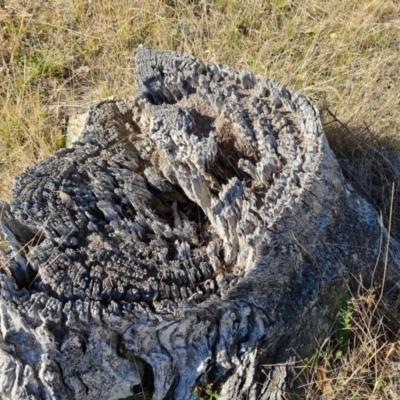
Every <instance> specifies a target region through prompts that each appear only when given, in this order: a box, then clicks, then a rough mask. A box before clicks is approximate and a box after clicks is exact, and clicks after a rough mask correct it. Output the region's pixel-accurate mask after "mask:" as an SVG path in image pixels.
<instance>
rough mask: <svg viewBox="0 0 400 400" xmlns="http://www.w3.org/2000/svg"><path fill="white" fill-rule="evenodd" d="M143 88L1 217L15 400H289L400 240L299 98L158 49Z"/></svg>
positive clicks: (28, 184)
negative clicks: (211, 391) (348, 296)
mask: <svg viewBox="0 0 400 400" xmlns="http://www.w3.org/2000/svg"><path fill="white" fill-rule="evenodd" d="M136 81H137V84H138V88H139V97H138V98H137V99H131V100H118V99H112V98H111V99H107V100H104V101H100V102H98V103H96V104H94V105H93V106H92V107H91V109H90V110H89V112H88V115H87V118H86V124H85V128H84V131H83V133H82V135H81V137H80V138H79V141H77V142H74V143H73V144H72V146H71V148H68V149H63V150H60V151H58V152H55V153H54V154H53V155H52V156H51V157H48V158H46V159H45V160H43V161H42V162H40V163H38V164H37V165H36V166H34V167H33V168H32V169H29V170H27V171H25V172H24V173H22V174H20V175H19V176H17V178H16V179H15V184H14V188H13V191H12V198H11V201H10V203H9V204H3V207H2V208H3V211H2V214H1V215H2V217H1V225H0V228H1V232H2V236H3V239H4V243H5V244H6V245H5V246H3V247H0V249H1V251H0V257H2V259H3V262H2V272H3V273H2V274H0V332H1V336H0V393H1V398H3V399H24V400H26V399H32V400H37V399H79V400H80V399H87V400H89V399H93V400H99V399H104V400H110V399H122V398H126V397H129V396H130V395H132V394H133V393H138V392H140V391H141V385H142V383H143V384H147V383H148V382H149V381H150V380H153V385H154V392H153V399H155V400H162V399H176V400H189V399H196V398H197V397H198V394H196V393H195V392H194V390H193V388H194V387H195V386H196V385H197V386H204V385H206V384H207V383H210V382H217V387H220V388H221V389H220V391H221V394H220V397H219V398H220V399H223V400H225V399H238V400H240V399H243V400H244V399H252V400H255V399H263V400H267V399H283V398H287V395H285V391H287V390H294V387H293V386H294V384H293V382H292V380H293V378H294V376H295V374H296V371H295V370H294V369H293V367H292V366H291V364H288V365H286V366H285V365H282V364H284V363H286V362H288V361H293V360H295V359H298V358H301V357H305V356H309V355H310V354H311V353H312V352H313V351H314V349H315V348H316V346H317V341H318V339H320V338H321V336H322V335H324V334H325V333H326V331H327V329H328V327H329V326H330V323H331V321H330V318H331V316H332V315H333V313H334V312H335V309H336V308H337V305H338V304H339V303H340V299H341V296H342V294H343V292H344V291H345V290H347V286H348V285H349V284H350V283H351V279H352V277H356V278H358V277H360V276H363V277H364V279H368V278H369V277H370V276H371V274H373V273H374V272H373V271H374V270H376V272H375V274H376V276H377V275H378V274H379V272H380V270H381V268H382V264H383V262H381V261H380V258H379V255H380V254H382V255H384V256H386V251H385V250H386V245H387V243H388V240H389V238H388V234H387V231H386V229H385V228H384V227H383V226H381V224H380V219H379V216H378V215H377V213H376V212H375V211H374V209H373V208H372V207H371V206H370V205H369V204H368V203H367V202H366V201H365V200H364V199H362V198H361V197H360V196H359V195H358V194H357V193H355V192H354V190H353V189H352V187H351V186H350V185H349V184H348V183H347V182H346V181H345V180H344V178H343V175H342V173H341V170H340V168H339V165H338V163H337V161H336V159H335V157H334V155H333V153H332V151H331V150H330V148H329V146H328V143H327V140H326V138H325V136H324V133H323V129H322V125H321V121H320V118H319V112H318V110H317V109H316V108H315V107H314V106H313V105H312V104H311V103H310V101H309V100H308V99H307V98H306V97H304V96H303V95H302V94H300V93H295V92H292V91H290V90H288V89H286V88H285V87H284V86H282V85H280V84H278V83H276V82H274V81H272V80H270V79H268V78H266V77H263V76H253V75H252V74H251V73H249V72H238V71H236V70H234V69H232V68H229V67H227V66H223V65H220V64H214V63H206V64H204V63H203V62H202V61H201V60H199V59H197V58H194V57H190V56H187V55H182V54H179V53H174V52H169V51H151V50H147V49H145V48H144V47H140V48H139V49H138V52H137V72H136ZM398 254H399V246H398V244H397V242H396V241H394V240H393V239H392V240H391V242H390V247H389V253H388V267H389V269H390V271H394V272H396V271H398V269H399V262H398ZM383 261H385V257H384V260H383ZM271 364H279V365H277V366H275V367H274V366H265V365H271ZM285 396H286V397H285Z"/></svg>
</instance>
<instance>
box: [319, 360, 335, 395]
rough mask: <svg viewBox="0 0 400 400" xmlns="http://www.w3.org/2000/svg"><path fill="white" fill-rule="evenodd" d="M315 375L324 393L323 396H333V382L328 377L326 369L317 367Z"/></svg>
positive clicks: (320, 366)
mask: <svg viewBox="0 0 400 400" xmlns="http://www.w3.org/2000/svg"><path fill="white" fill-rule="evenodd" d="M315 375H316V377H317V382H316V384H317V386H318V388H319V389H320V390H321V391H322V394H332V393H333V389H332V385H331V382H330V381H329V380H328V379H327V377H326V368H325V367H323V366H322V365H317V366H316V368H315Z"/></svg>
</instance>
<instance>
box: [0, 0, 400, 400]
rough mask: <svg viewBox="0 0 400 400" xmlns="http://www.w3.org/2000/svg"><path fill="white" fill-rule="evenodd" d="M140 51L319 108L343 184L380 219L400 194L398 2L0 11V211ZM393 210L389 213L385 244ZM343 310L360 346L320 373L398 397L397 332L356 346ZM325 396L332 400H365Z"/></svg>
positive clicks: (191, 3) (31, 6)
mask: <svg viewBox="0 0 400 400" xmlns="http://www.w3.org/2000/svg"><path fill="white" fill-rule="evenodd" d="M140 43H143V44H145V45H146V46H148V47H151V48H166V49H173V50H178V51H182V52H186V53H190V54H194V55H196V56H198V57H201V58H203V59H210V60H214V61H219V62H223V63H226V64H230V65H232V66H235V67H237V68H245V69H250V70H251V71H253V72H254V73H257V74H265V75H268V76H270V77H272V78H274V79H276V80H277V81H280V82H283V83H285V84H287V85H288V86H289V87H291V88H292V89H295V90H300V91H302V92H303V93H305V94H306V95H307V96H309V97H311V99H313V101H314V102H315V103H316V104H318V105H319V106H320V107H321V108H328V109H329V110H331V112H332V114H333V115H334V116H335V117H333V116H332V114H329V113H328V112H325V113H324V114H323V117H324V120H325V127H326V131H327V134H328V137H329V139H330V141H331V143H332V145H333V147H334V150H335V151H336V153H337V155H338V158H339V159H340V162H341V164H342V167H343V169H344V170H345V173H346V175H347V177H348V178H349V179H350V180H351V181H352V182H353V183H354V184H355V186H356V187H357V188H358V189H359V190H360V191H361V192H362V193H363V195H364V196H365V197H367V198H368V199H369V201H371V202H372V203H373V204H374V205H375V206H376V207H377V208H378V209H381V210H382V214H383V218H384V219H385V221H388V216H389V209H390V191H391V188H392V182H396V186H395V190H396V196H395V199H396V198H398V197H399V196H397V194H398V189H397V188H400V182H399V176H400V174H399V171H400V157H399V154H400V153H399V146H400V144H399V136H398V134H397V132H398V131H399V127H400V79H399V75H400V3H399V2H398V0H392V1H389V0H360V1H356V2H354V1H351V0H297V1H292V0H269V1H261V0H258V1H256V0H248V1H245V0H215V1H212V0H152V1H150V0H113V1H111V0H108V1H107V0H74V1H72V2H65V1H61V0H51V1H39V0H29V1H28V0H8V1H7V0H3V1H1V0H0V73H1V78H2V80H1V85H0V105H1V106H0V174H1V175H0V176H1V185H0V199H7V198H8V197H9V194H10V188H11V185H12V178H13V176H14V175H15V174H17V173H18V172H19V171H21V170H24V169H26V168H27V167H29V166H31V165H33V164H34V163H35V162H37V161H38V160H40V159H42V158H43V157H45V156H46V155H48V154H49V153H50V152H51V151H53V150H54V149H57V148H59V147H62V146H63V145H64V141H65V131H66V124H67V121H68V117H69V116H70V115H72V114H74V113H76V112H78V111H82V110H85V109H87V107H88V106H89V104H90V103H91V102H92V101H93V100H94V99H97V98H103V97H106V96H109V95H115V96H125V95H128V94H132V93H133V92H134V90H135V88H134V85H133V81H132V74H133V71H134V69H135V65H134V50H135V48H136V47H137V45H138V44H140ZM337 119H339V120H340V121H343V123H344V124H340V123H339V122H338V121H337ZM399 209H400V204H397V202H396V201H395V204H394V205H393V211H394V213H393V233H394V234H395V235H397V236H399V233H400V213H399V212H397V211H398V210H399ZM351 307H352V310H353V311H352V318H353V319H354V326H353V325H352V335H353V337H354V338H356V339H357V337H358V339H357V340H355V341H354V343H357V346H359V347H355V350H352V351H349V352H348V353H346V355H343V356H342V357H341V360H342V361H341V364H340V363H339V365H340V367H336V361H334V362H332V360H331V361H330V365H331V367H330V368H332V371H331V372H329V373H334V372H333V371H335V368H339V369H340V368H342V366H345V365H349V369H348V370H347V372H346V374H347V375H346V376H345V377H344V378H343V382H348V381H349V377H350V376H351V377H352V379H353V378H354V379H356V378H357V379H358V377H360V376H363V374H364V372H365V371H364V370H365V368H367V369H368V371H369V372H368V374H369V376H370V377H371V379H372V381H373V382H374V383H373V386H374V388H375V389H374V390H372V389H371V384H370V385H369V388H370V389H369V390H370V392H369V393H373V394H374V395H375V394H376V395H377V396H378V397H377V398H390V397H384V396H389V395H388V394H387V393H389V392H387V393H386V392H384V391H382V390H383V389H382V390H381V389H379V390H378V389H377V388H378V386H379V385H380V384H378V383H379V382H384V385H383V386H387V385H388V386H389V388H388V389H387V390H388V391H390V390H392V389H390V388H393V390H394V391H395V393H397V396H398V397H400V390H399V389H398V388H397V386H398V384H396V385H397V386H396V385H395V384H393V385H392V384H391V383H390V380H388V379H387V378H386V375H385V374H386V372H385V371H387V370H386V368H387V365H390V362H392V361H393V360H400V354H399V349H398V347H399V346H398V342H397V340H398V337H397V333H398V332H391V333H390V334H388V333H382V329H383V328H382V327H383V326H384V325H383V321H382V322H381V323H379V319H378V323H376V324H375V323H374V325H373V326H374V328H373V329H372V328H371V329H370V332H371V335H372V336H370V337H369V338H368V337H367V336H363V335H364V333H363V332H364V331H363V330H362V329H364V328H363V327H364V326H368V327H369V328H370V327H371V326H372V322H371V321H370V319H373V318H376V316H375V314H376V313H374V314H373V315H372V314H369V313H368V312H369V311H368V310H369V309H368V308H365V307H366V306H365V304H364V303H363V301H362V300H360V298H359V297H357V296H356V297H355V298H354V300H353V302H352V303H351ZM357 307H361V314H360V315H361V316H360V317H357V315H358V314H357V313H358V312H359V311H358V310H359V309H358V308H357ZM365 324H367V325H365ZM353 328H354V329H353ZM357 329H361V330H359V331H357ZM374 329H375V330H374ZM357 332H358V333H357ZM384 332H386V331H384ZM390 340H392V342H390ZM384 343H387V346H389V347H387V346H386V347H385V346H383V344H384ZM390 343H393V345H392V344H390ZM372 344H373V346H375V347H374V349H375V353H374V354H375V355H374V357H373V358H372V359H371V361H369V362H368V363H367V364H366V365H365V366H363V367H360V366H361V365H362V364H363V363H362V362H360V360H359V359H357V354H358V353H360V354H364V353H363V352H364V347H363V346H366V349H368V347H371V346H372ZM382 346H383V347H382ZM391 346H394V347H393V348H394V350H393V351H391V355H390V357H389V358H387V357H386V353H387V351H388V349H391V348H392V347H391ZM321 351H325V352H326V353H327V354H328V353H329V349H327V348H324V349H322V350H321ZM327 357H328V356H327ZM354 357H355V358H354ZM365 357H367V358H365V360H367V359H368V357H369V356H365ZM327 360H330V359H329V357H328V358H327ZM385 360H386V361H385ZM378 361H379V362H378ZM396 362H397V361H393V363H394V364H393V365H395V363H396ZM346 363H347V364H346ZM396 365H398V364H396ZM346 368H347V367H346ZM363 368H364V369H363ZM399 368H400V367H399ZM390 371H392V370H389V372H390ZM393 373H394V372H393ZM339 375H340V374H339ZM339 375H335V376H336V377H335V378H332V379H334V381H335V382H339V380H340V379H339V378H337V376H339ZM393 376H395V375H393ZM396 376H400V374H397V375H396ZM396 379H397V378H395V377H394V378H393V381H396ZM363 382H364V383H365V382H366V381H365V380H364V381H363ZM343 387H348V385H347V384H346V385H343ZM336 389H337V390H338V395H337V397H335V398H368V396H369V395H368V396H367V395H365V396H367V397H365V396H364V395H362V394H360V395H359V397H351V396H353V394H352V395H351V396H350V395H349V394H348V393H347V392H345V389H343V390H342V389H341V388H340V385H339V386H338V385H336V384H335V390H336ZM346 390H347V389H346ZM371 390H372V391H371ZM344 393H347V394H344ZM363 393H364V392H363ZM380 393H383V394H382V396H383V397H379V396H380V395H381V394H380ZM340 396H342V397H340ZM343 396H344V397H343ZM346 396H349V397H346ZM354 396H355V395H354ZM363 396H364V397H363ZM370 398H372V397H370ZM393 398H395V397H393Z"/></svg>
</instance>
